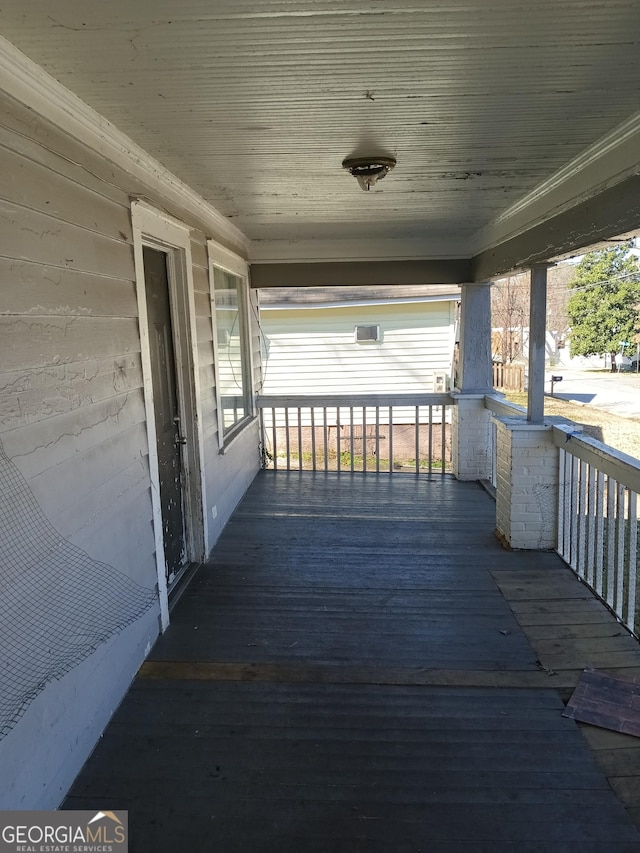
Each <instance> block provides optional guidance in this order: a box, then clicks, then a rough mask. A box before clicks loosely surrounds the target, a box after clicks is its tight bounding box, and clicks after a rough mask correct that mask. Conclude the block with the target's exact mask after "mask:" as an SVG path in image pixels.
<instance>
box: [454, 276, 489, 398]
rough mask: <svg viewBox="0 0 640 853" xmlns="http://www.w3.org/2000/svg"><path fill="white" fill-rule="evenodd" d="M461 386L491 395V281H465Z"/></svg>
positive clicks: (462, 315)
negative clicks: (476, 282)
mask: <svg viewBox="0 0 640 853" xmlns="http://www.w3.org/2000/svg"><path fill="white" fill-rule="evenodd" d="M458 388H459V389H460V391H462V392H466V393H472V392H476V393H482V394H488V393H490V391H491V390H492V388H493V376H492V373H491V283H490V282H484V283H482V284H463V285H462V299H461V305H460V361H459V377H458Z"/></svg>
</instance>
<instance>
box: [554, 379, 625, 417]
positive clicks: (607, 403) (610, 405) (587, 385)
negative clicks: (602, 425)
mask: <svg viewBox="0 0 640 853" xmlns="http://www.w3.org/2000/svg"><path fill="white" fill-rule="evenodd" d="M552 375H554V376H562V377H563V379H562V382H559V383H558V384H557V385H556V386H555V390H554V396H555V397H560V398H562V399H565V400H574V401H576V402H579V403H586V404H588V405H589V406H594V407H596V408H599V409H605V410H606V411H608V412H612V413H613V414H616V415H622V416H623V417H628V418H640V376H639V375H638V374H635V373H603V372H600V371H593V370H575V369H573V368H565V367H558V368H555V369H554V370H548V371H547V372H546V382H545V391H546V392H547V393H549V392H550V390H551V376H552Z"/></svg>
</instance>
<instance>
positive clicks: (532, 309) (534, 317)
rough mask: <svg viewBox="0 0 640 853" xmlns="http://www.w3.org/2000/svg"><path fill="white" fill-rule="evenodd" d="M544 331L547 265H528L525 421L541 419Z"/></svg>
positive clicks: (545, 325) (542, 412)
mask: <svg viewBox="0 0 640 853" xmlns="http://www.w3.org/2000/svg"><path fill="white" fill-rule="evenodd" d="M546 334H547V264H535V265H534V266H532V267H531V288H530V291H529V394H528V398H527V420H528V421H530V422H531V423H532V424H541V423H542V421H543V420H544V362H545V355H546V347H545V338H546Z"/></svg>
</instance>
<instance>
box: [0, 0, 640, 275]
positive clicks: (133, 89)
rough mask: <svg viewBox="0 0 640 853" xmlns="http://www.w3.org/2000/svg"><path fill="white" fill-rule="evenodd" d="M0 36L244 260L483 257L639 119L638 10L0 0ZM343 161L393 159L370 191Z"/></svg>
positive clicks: (444, 3)
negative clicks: (198, 198)
mask: <svg viewBox="0 0 640 853" xmlns="http://www.w3.org/2000/svg"><path fill="white" fill-rule="evenodd" d="M0 27H1V32H2V34H3V35H4V36H5V37H6V38H7V39H8V40H9V41H10V42H12V43H13V44H14V45H15V46H16V47H18V48H19V49H20V50H21V51H22V52H24V53H25V54H26V55H27V56H28V57H29V58H30V59H32V60H34V61H35V62H37V63H38V64H39V65H40V66H41V67H42V68H43V69H44V70H46V71H47V72H48V73H49V74H51V75H52V76H53V77H55V78H56V79H57V80H58V81H60V82H61V83H62V84H63V85H64V86H66V87H67V88H68V89H70V90H71V91H72V92H74V93H75V94H76V95H78V96H79V97H80V98H82V99H83V100H84V101H85V102H86V103H87V104H89V105H90V106H91V107H93V108H94V109H95V110H97V111H98V112H99V113H101V114H102V115H103V116H105V117H106V118H107V119H109V120H110V121H111V122H112V123H113V124H114V125H116V127H118V128H119V129H120V130H122V131H124V132H125V133H126V134H128V135H129V136H130V137H131V138H132V139H133V140H134V141H135V142H136V143H137V144H138V145H140V146H142V148H144V149H145V150H146V151H148V152H149V153H150V154H151V155H152V156H153V157H155V158H156V159H157V160H159V161H160V162H161V163H162V164H163V165H164V166H165V167H167V168H168V169H169V170H170V171H172V172H173V173H174V174H175V175H177V176H178V177H179V178H180V179H181V180H183V181H184V182H185V183H187V184H188V185H189V186H191V187H192V188H193V189H194V190H196V191H197V192H198V193H200V194H201V195H202V196H203V197H204V198H205V199H206V200H207V201H209V202H210V203H211V204H212V205H214V206H215V207H216V208H217V209H218V210H219V211H220V212H221V213H223V214H224V215H225V216H227V217H229V218H230V219H231V220H232V222H233V223H234V224H235V225H236V226H237V227H238V228H240V229H241V230H242V231H243V232H244V233H245V234H246V235H247V237H249V238H250V240H251V246H250V253H251V257H252V259H254V260H267V261H282V260H284V261H296V260H305V259H313V260H344V259H347V258H353V259H354V260H362V259H372V258H374V259H375V258H381V259H382V258H387V259H389V258H428V257H441V258H444V257H460V258H462V257H470V256H472V255H473V254H476V253H478V252H482V251H486V250H487V249H489V248H490V247H491V246H492V245H495V244H496V243H499V242H500V241H501V240H506V239H508V238H513V237H514V236H516V235H518V234H522V233H523V232H524V231H526V229H527V228H529V227H532V226H534V225H538V224H539V223H540V221H543V220H544V217H545V216H546V215H547V214H550V213H553V212H557V211H560V210H563V209H567V208H568V207H570V206H571V204H573V203H574V202H577V201H583V200H584V199H585V198H588V197H589V194H590V192H591V191H592V190H595V189H597V188H598V187H600V186H604V185H607V186H611V185H612V183H615V181H616V180H618V178H619V177H620V175H617V176H616V169H617V168H620V169H622V165H620V166H616V161H615V158H612V163H611V164H608V165H607V167H606V169H604V167H602V168H601V169H599V170H595V169H594V168H592V162H593V161H595V160H597V159H598V157H600V152H599V149H597V146H598V145H599V140H601V139H602V138H603V137H605V138H607V135H608V134H609V135H611V134H613V136H612V137H611V138H612V143H611V145H614V146H615V144H616V138H615V129H616V128H617V127H618V126H619V125H621V123H623V122H624V121H626V120H629V118H630V117H631V116H633V115H634V114H635V113H636V111H637V110H638V108H639V105H640V98H639V95H640V62H639V61H638V58H639V55H640V0H607V2H606V3H596V2H588V0H565V2H563V3H559V2H558V0H537V2H535V3H529V4H522V3H519V2H515V0H438V2H435V0H434V2H431V0H424V2H421V3H417V2H414V3H413V4H412V3H409V2H406V0H279V1H278V2H276V0H179V2H178V0H154V2H150V0H135V2H132V0H109V2H86V0H82V2H80V0H56V2H55V3H52V2H51V0H3V2H2V8H1V10H0ZM0 85H1V84H0ZM638 126H640V121H639V122H638ZM633 132H634V133H636V137H634V138H636V139H637V138H638V137H637V128H636V127H635V126H634V129H633ZM611 145H609V143H607V144H606V145H602V149H603V151H607V152H608V151H610V150H613V149H612V148H611ZM593 146H596V150H597V152H598V153H597V156H596V155H594V156H587V157H586V158H585V156H584V152H585V151H587V152H588V151H590V150H591V149H592V147H593ZM360 154H362V155H369V154H373V155H387V156H393V157H395V158H396V159H397V166H396V168H395V169H394V170H393V171H392V172H391V173H390V174H389V175H388V176H387V177H386V178H385V179H384V181H381V182H379V183H378V184H377V185H376V187H375V188H374V189H373V190H372V191H371V192H369V193H366V194H365V193H364V192H362V191H361V190H360V189H359V187H358V185H357V183H356V181H355V180H354V179H353V178H352V177H351V176H350V175H349V174H348V173H346V172H345V171H344V170H343V169H342V168H341V162H342V160H343V158H345V157H348V156H353V155H360ZM638 155H639V158H640V148H639V149H638ZM573 164H575V165H573ZM585 164H587V166H589V168H591V172H589V168H587V166H585ZM624 165H625V169H626V172H625V174H627V173H628V172H629V167H628V164H626V161H625V164H624ZM562 169H564V170H565V173H566V174H565V173H563V175H564V177H562V180H558V181H556V180H554V179H553V176H554V175H556V173H558V172H559V170H562ZM607 170H608V171H607ZM632 171H633V169H632ZM592 172H593V174H592ZM550 179H551V181H550ZM571 182H573V183H571ZM565 189H566V192H564V195H563V194H562V193H563V191H564V190H565ZM523 200H525V201H523ZM536 205H537V207H536ZM638 224H640V222H639V223H638Z"/></svg>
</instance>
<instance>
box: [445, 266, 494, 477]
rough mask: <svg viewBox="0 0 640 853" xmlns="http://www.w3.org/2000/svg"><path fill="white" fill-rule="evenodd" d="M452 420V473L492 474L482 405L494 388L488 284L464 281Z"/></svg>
mask: <svg viewBox="0 0 640 853" xmlns="http://www.w3.org/2000/svg"><path fill="white" fill-rule="evenodd" d="M456 385H457V387H456V390H455V391H453V392H452V396H454V397H455V398H456V405H455V406H454V407H453V415H452V418H453V421H452V430H451V435H452V456H453V473H454V475H455V476H456V477H457V479H458V480H487V479H489V478H490V476H491V462H492V456H491V416H490V412H489V410H488V409H487V408H485V405H484V397H485V394H490V393H491V391H492V388H493V377H492V372H491V284H490V282H485V283H482V284H463V285H462V304H461V310H460V351H459V361H458V379H457V383H456Z"/></svg>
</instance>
